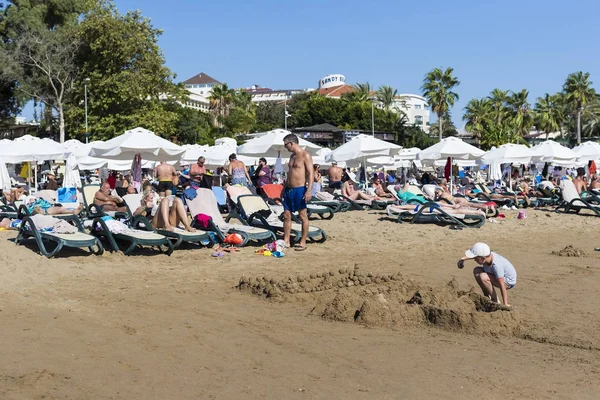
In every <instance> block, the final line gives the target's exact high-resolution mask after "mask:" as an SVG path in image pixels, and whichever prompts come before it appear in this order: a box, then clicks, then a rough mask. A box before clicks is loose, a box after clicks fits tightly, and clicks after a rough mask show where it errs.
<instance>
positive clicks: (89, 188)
mask: <svg viewBox="0 0 600 400" xmlns="http://www.w3.org/2000/svg"><path fill="white" fill-rule="evenodd" d="M98 190H100V185H84V186H83V187H82V188H81V193H82V194H83V204H85V206H86V207H88V206H89V205H90V204H94V196H95V195H96V192H97V191H98Z"/></svg>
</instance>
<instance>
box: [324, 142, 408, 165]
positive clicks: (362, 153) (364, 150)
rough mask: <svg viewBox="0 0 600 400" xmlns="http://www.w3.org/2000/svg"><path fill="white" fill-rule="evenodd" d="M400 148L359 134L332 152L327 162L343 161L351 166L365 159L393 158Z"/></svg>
mask: <svg viewBox="0 0 600 400" xmlns="http://www.w3.org/2000/svg"><path fill="white" fill-rule="evenodd" d="M401 148H402V146H398V145H397V144H394V143H390V142H386V141H385V140H380V139H377V138H375V137H373V136H371V135H364V134H360V135H357V136H355V137H354V138H352V140H350V141H348V142H346V143H344V144H343V145H341V146H340V147H338V148H337V149H335V150H333V151H332V152H331V154H329V156H328V158H327V160H328V161H337V162H342V161H343V162H346V164H347V165H353V164H358V163H362V162H364V160H365V159H366V158H372V157H376V156H394V155H396V154H397V153H398V151H399V150H400V149H401Z"/></svg>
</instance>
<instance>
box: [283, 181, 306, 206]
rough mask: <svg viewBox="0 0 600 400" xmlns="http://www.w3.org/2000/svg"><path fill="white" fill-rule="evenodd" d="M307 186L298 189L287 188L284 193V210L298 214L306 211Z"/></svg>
mask: <svg viewBox="0 0 600 400" xmlns="http://www.w3.org/2000/svg"><path fill="white" fill-rule="evenodd" d="M305 194H306V186H300V187H297V188H287V187H286V188H285V190H284V191H283V199H282V200H283V209H284V210H287V211H291V212H296V211H300V210H304V209H306V201H305V200H304V195H305Z"/></svg>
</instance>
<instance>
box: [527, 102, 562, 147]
mask: <svg viewBox="0 0 600 400" xmlns="http://www.w3.org/2000/svg"><path fill="white" fill-rule="evenodd" d="M559 97H560V96H559V95H558V94H554V95H550V94H548V93H546V94H545V95H544V97H538V98H537V103H536V104H535V109H534V111H535V117H534V121H535V126H536V127H537V129H538V130H540V131H544V132H545V133H546V139H548V135H549V134H550V132H556V131H562V126H563V124H564V122H565V114H564V112H563V111H564V108H563V106H562V104H561V99H560V98H559Z"/></svg>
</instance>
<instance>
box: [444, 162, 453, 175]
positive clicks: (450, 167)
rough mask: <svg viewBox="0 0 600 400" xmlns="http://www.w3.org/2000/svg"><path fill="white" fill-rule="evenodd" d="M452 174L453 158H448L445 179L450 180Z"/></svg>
mask: <svg viewBox="0 0 600 400" xmlns="http://www.w3.org/2000/svg"><path fill="white" fill-rule="evenodd" d="M451 173H452V158H451V157H448V161H446V168H444V178H446V180H447V181H449V180H450V174H451Z"/></svg>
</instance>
